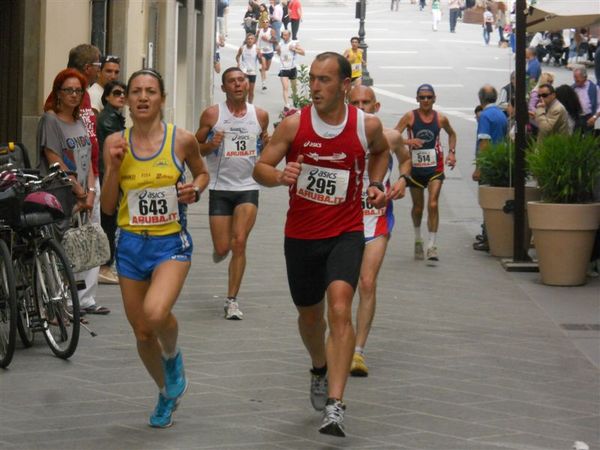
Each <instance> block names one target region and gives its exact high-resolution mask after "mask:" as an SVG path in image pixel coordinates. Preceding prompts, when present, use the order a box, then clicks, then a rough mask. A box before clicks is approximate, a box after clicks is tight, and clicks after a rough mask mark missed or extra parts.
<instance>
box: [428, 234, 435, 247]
mask: <svg viewBox="0 0 600 450" xmlns="http://www.w3.org/2000/svg"><path fill="white" fill-rule="evenodd" d="M436 237H437V233H429V245H428V247H429V248H431V247H435V238H436Z"/></svg>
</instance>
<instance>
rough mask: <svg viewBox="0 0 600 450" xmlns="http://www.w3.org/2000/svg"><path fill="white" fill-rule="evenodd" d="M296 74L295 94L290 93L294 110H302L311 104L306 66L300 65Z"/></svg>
mask: <svg viewBox="0 0 600 450" xmlns="http://www.w3.org/2000/svg"><path fill="white" fill-rule="evenodd" d="M297 72H298V77H297V79H296V80H297V81H296V83H297V88H296V92H292V102H293V103H294V107H295V108H303V107H305V106H306V105H310V104H311V103H312V98H311V97H310V85H309V76H308V66H307V65H306V64H300V67H298V71H297Z"/></svg>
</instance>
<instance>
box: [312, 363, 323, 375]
mask: <svg viewBox="0 0 600 450" xmlns="http://www.w3.org/2000/svg"><path fill="white" fill-rule="evenodd" d="M310 372H311V373H312V374H313V375H318V376H320V377H322V376H324V375H326V374H327V364H325V365H324V366H323V367H320V368H318V367H315V366H313V368H312V369H310Z"/></svg>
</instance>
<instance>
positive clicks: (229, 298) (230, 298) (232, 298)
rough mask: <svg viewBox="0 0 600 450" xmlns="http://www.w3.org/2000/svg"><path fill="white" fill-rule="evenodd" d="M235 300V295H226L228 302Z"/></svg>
mask: <svg viewBox="0 0 600 450" xmlns="http://www.w3.org/2000/svg"><path fill="white" fill-rule="evenodd" d="M235 300H236V298H235V297H227V301H228V302H235Z"/></svg>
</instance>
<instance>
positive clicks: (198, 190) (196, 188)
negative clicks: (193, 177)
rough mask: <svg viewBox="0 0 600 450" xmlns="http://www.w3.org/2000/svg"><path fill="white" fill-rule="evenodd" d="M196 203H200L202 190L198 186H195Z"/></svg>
mask: <svg viewBox="0 0 600 450" xmlns="http://www.w3.org/2000/svg"><path fill="white" fill-rule="evenodd" d="M194 195H195V197H194V203H198V202H199V201H200V188H199V187H198V186H194Z"/></svg>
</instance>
